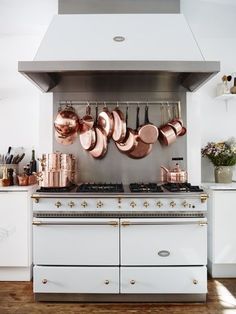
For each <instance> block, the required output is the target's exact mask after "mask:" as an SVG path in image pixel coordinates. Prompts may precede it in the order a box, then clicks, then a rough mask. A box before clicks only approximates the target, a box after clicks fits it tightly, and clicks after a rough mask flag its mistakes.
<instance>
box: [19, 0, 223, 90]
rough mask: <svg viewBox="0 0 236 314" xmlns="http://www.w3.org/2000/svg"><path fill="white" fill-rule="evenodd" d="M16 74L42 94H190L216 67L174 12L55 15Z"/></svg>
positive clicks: (179, 16) (216, 70)
mask: <svg viewBox="0 0 236 314" xmlns="http://www.w3.org/2000/svg"><path fill="white" fill-rule="evenodd" d="M87 1H88V0H87ZM90 1H91V0H90ZM93 1H94V0H93ZM97 1H98V0H97ZM99 1H101V0H99ZM150 1H151V0H150ZM165 1H167V0H165ZM144 2H145V1H144ZM147 2H148V1H147ZM133 3H134V1H133ZM85 13H87V12H85ZM18 70H19V72H21V73H22V74H23V75H25V76H26V77H27V78H28V79H30V80H31V81H32V82H34V83H35V84H36V85H37V86H38V87H39V88H40V89H41V90H42V91H44V92H92V91H111V92H112V91H119V92H134V91H141V92H154V91H168V92H169V91H173V92H174V91H195V90H196V89H198V88H199V87H200V86H201V85H202V84H203V83H205V82H206V81H207V80H208V79H209V78H211V77H212V76H213V75H215V74H216V73H217V72H219V70H220V63H219V62H216V61H206V60H205V59H204V56H203V55H202V53H201V50H200V48H199V46H198V44H197V42H196V40H195V37H194V35H193V34H192V31H191V29H190V27H189V25H188V23H187V21H186V19H185V17H184V15H183V14H180V13H164V14H157V13H133V14H131V13H129V14H122V12H121V13H120V12H119V13H118V14H117V13H116V14H110V13H109V14H59V15H56V16H55V17H54V18H53V20H52V22H51V24H50V26H49V28H48V30H47V32H46V34H45V36H44V38H43V40H42V42H41V44H40V47H39V49H38V52H37V54H36V56H35V58H34V60H33V61H21V62H19V64H18Z"/></svg>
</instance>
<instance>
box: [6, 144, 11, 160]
mask: <svg viewBox="0 0 236 314" xmlns="http://www.w3.org/2000/svg"><path fill="white" fill-rule="evenodd" d="M10 153H11V146H9V147H8V151H7V153H6V155H5V161H6V163H7V160H8V158H9V156H10Z"/></svg>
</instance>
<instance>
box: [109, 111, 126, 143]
mask: <svg viewBox="0 0 236 314" xmlns="http://www.w3.org/2000/svg"><path fill="white" fill-rule="evenodd" d="M112 116H113V120H114V130H113V134H112V138H113V140H114V141H115V142H117V143H120V142H122V141H124V139H125V136H126V123H125V118H124V114H123V112H122V111H121V110H120V109H119V106H118V105H117V107H116V108H115V110H113V111H112Z"/></svg>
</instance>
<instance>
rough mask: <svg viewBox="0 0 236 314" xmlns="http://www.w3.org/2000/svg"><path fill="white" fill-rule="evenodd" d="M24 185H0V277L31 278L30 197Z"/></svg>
mask: <svg viewBox="0 0 236 314" xmlns="http://www.w3.org/2000/svg"><path fill="white" fill-rule="evenodd" d="M30 195H31V193H30V191H29V189H27V188H24V189H22V188H19V190H17V189H16V188H12V189H9V190H7V189H6V188H2V189H0V252H1V253H0V280H30V278H31V264H32V258H31V254H32V253H31V252H32V250H31V229H32V225H31V213H32V210H31V200H30Z"/></svg>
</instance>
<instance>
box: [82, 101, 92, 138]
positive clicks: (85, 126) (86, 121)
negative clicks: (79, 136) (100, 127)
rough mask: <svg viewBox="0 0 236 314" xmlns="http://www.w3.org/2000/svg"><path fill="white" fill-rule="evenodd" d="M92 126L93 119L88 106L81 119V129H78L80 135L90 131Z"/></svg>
mask: <svg viewBox="0 0 236 314" xmlns="http://www.w3.org/2000/svg"><path fill="white" fill-rule="evenodd" d="M93 125H94V119H93V117H92V116H91V107H90V105H89V104H88V105H87V107H86V114H85V116H84V117H83V118H82V125H81V129H80V133H84V132H87V131H89V130H91V129H92V127H93Z"/></svg>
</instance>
